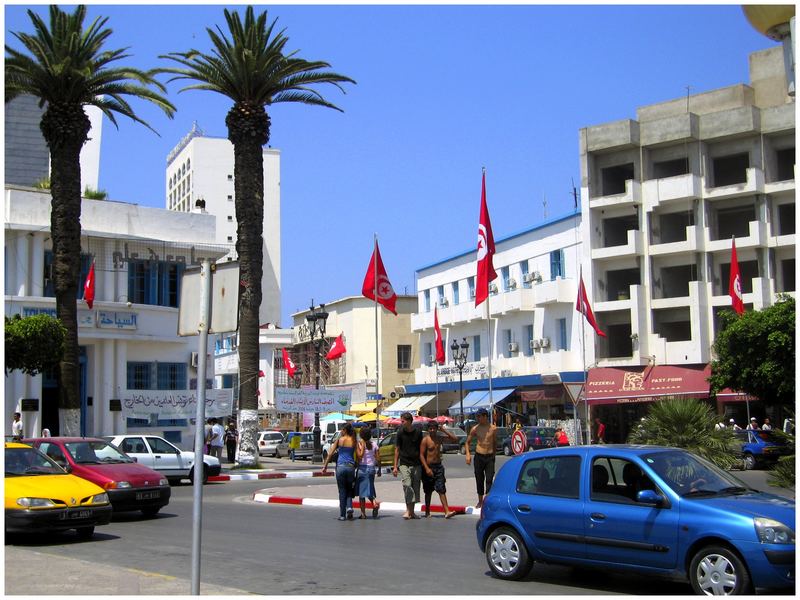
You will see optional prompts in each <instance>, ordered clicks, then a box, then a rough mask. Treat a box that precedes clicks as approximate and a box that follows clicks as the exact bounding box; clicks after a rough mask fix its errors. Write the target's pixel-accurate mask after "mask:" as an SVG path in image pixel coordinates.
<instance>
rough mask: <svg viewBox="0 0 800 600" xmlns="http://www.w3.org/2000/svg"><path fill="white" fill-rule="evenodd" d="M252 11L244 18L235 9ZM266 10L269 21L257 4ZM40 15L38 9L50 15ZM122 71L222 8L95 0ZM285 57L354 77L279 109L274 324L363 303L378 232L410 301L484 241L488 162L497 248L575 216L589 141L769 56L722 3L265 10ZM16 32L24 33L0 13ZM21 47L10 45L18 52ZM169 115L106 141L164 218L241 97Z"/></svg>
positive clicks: (188, 43)
mask: <svg viewBox="0 0 800 600" xmlns="http://www.w3.org/2000/svg"><path fill="white" fill-rule="evenodd" d="M239 8H240V9H241V10H243V7H242V6H240V7H239ZM257 8H258V10H263V6H262V7H257ZM35 10H36V11H38V12H41V13H45V11H46V10H47V8H46V6H36V7H35ZM89 15H90V17H94V16H97V15H103V16H108V17H109V23H108V25H109V26H110V27H111V28H112V29H113V30H114V35H113V36H112V37H111V38H110V40H109V42H108V47H109V48H120V47H125V46H130V52H131V53H132V54H133V56H132V57H131V58H129V59H127V61H126V64H130V65H133V66H137V67H140V68H149V67H155V66H157V65H160V64H162V62H161V61H159V60H158V58H157V57H158V55H159V54H165V53H167V52H173V51H185V50H188V49H190V48H197V49H199V50H202V51H208V50H209V48H210V42H209V39H208V35H207V33H206V31H205V28H206V27H207V26H215V25H220V26H222V25H224V17H223V14H222V7H221V6H211V5H199V6H194V5H179V6H158V5H141V6H105V5H91V6H90V7H89ZM269 15H270V18H272V17H278V19H279V21H278V24H279V26H281V27H284V28H286V33H287V35H288V37H289V44H288V48H289V49H290V50H299V56H301V57H302V58H305V59H307V60H325V61H327V62H329V63H331V65H332V69H333V70H335V71H337V72H339V73H343V74H345V75H348V76H350V77H352V78H353V79H355V80H356V81H357V82H358V84H357V85H355V86H347V94H345V95H342V94H341V93H340V92H339V91H338V90H336V89H335V88H332V87H331V88H330V89H325V88H323V92H324V94H325V96H326V98H327V99H328V100H330V101H332V102H333V103H334V104H336V105H338V106H339V107H341V108H342V109H344V111H345V112H344V113H339V112H336V111H332V110H329V109H324V108H319V107H312V106H304V105H291V104H278V105H275V106H273V107H268V112H269V114H270V117H271V119H272V130H271V140H270V145H271V146H272V147H274V148H279V149H280V150H281V192H282V197H281V201H282V223H281V229H282V251H283V261H282V262H283V264H282V269H283V273H282V288H283V297H282V314H283V319H282V323H281V325H282V326H284V327H287V326H290V325H291V318H290V316H289V315H290V314H291V313H293V312H295V311H296V310H300V309H304V308H307V307H308V303H309V301H310V299H311V298H313V299H314V300H315V302H320V301H323V302H327V301H331V300H335V299H337V298H341V297H344V296H348V295H357V294H359V293H360V290H361V283H362V280H363V277H364V273H365V271H366V268H367V263H368V261H369V257H370V254H371V252H372V244H373V241H372V239H373V233H377V234H378V238H379V243H380V246H381V254H382V256H383V261H384V264H385V265H386V269H387V271H388V273H389V278H390V280H391V282H392V284H393V285H394V287H395V290H396V291H397V292H398V293H403V292H404V291H407V292H408V293H414V292H415V280H414V272H415V270H416V269H418V268H420V267H422V266H425V265H427V264H430V263H432V262H435V261H437V260H440V259H442V258H446V257H448V256H451V255H454V254H457V253H460V252H464V251H467V250H469V249H472V248H474V247H475V245H476V232H477V221H478V209H479V202H480V178H481V167H482V166H485V167H486V170H487V197H488V204H489V211H490V214H491V218H492V224H493V227H494V235H495V239H498V238H502V237H505V236H507V235H510V234H512V233H516V232H518V231H521V230H523V229H527V228H529V227H532V226H534V225H536V224H537V223H538V222H540V221H541V220H542V218H543V206H542V199H543V197H546V198H547V215H548V217H554V216H557V215H560V214H564V213H565V212H567V211H571V210H572V206H573V201H572V197H571V186H572V181H573V180H574V181H575V185H576V186H577V187H578V188H580V169H579V155H578V130H579V129H580V128H581V127H585V126H588V125H596V124H600V123H605V122H608V121H614V120H618V119H626V118H635V116H636V107H638V106H642V105H647V104H653V103H657V102H661V101H665V100H670V99H673V98H678V97H682V96H685V94H686V86H687V85H688V86H691V92H692V93H699V92H704V91H708V90H712V89H716V88H719V87H724V86H728V85H734V84H737V83H747V82H748V54H749V53H750V52H753V51H755V50H760V49H764V48H768V47H771V46H773V45H775V43H774V42H772V41H771V40H769V39H767V38H765V37H763V36H762V35H760V34H758V33H757V32H756V31H755V30H753V29H752V28H751V27H750V25H749V24H748V22H747V21H746V19H745V17H744V15H743V13H742V10H741V8H740V6H739V5H728V6H662V7H651V6H644V7H643V6H555V7H552V6H501V7H491V6H411V5H409V6H299V5H295V6H270V7H269ZM5 16H6V22H5V26H6V32H8V31H18V30H21V29H22V30H26V31H30V25H29V21H28V18H27V16H26V15H25V7H23V6H6V8H5ZM9 41H10V42H11V43H12V45H14V46H15V47H18V46H17V45H16V43H14V42H15V41H14V40H9V38H8V35H7V36H6V42H7V43H9ZM177 90H178V86H176V85H173V86H171V87H170V88H169V91H170V98H171V100H172V102H173V103H174V104H175V105H176V107H177V109H178V110H177V114H176V116H175V118H174V119H173V120H171V121H170V120H169V119H167V118H166V117H165V116H163V114H162V113H160V112H159V111H158V110H157V109H153V108H151V107H149V106H147V105H144V104H137V105H136V109H137V111H138V113H139V114H140V116H142V117H143V118H145V119H146V120H147V121H149V122H150V124H151V125H152V126H153V127H154V128H155V129H156V130H157V131H158V132H159V134H160V137H158V136H156V135H155V134H153V133H152V132H150V131H149V130H147V129H146V128H144V127H141V126H139V125H136V124H134V123H131V122H129V121H126V120H124V119H122V120H121V121H120V128H119V130H116V129H114V127H113V126H112V125H111V124H110V123H108V122H106V123H105V124H104V126H103V139H102V158H101V164H100V188H101V189H105V190H106V191H107V192H108V193H109V195H110V197H111V198H112V199H114V200H120V201H125V202H133V203H138V204H142V205H147V206H156V207H162V208H163V207H164V206H165V198H164V179H165V175H164V170H165V165H166V156H167V153H168V152H169V151H170V150H171V149H172V148H173V147H174V145H175V144H176V143H177V142H178V140H180V138H181V137H182V136H183V135H185V134H186V133H187V132H188V131H189V129H190V128H191V125H192V122H193V121H197V122H198V123H199V125H200V127H201V128H202V129H204V130H205V132H206V133H207V134H208V135H213V136H223V137H225V136H226V129H225V114H226V113H227V111H228V109H229V108H230V102H229V101H228V100H227V99H225V98H223V97H221V96H219V95H217V94H213V93H211V92H201V91H191V92H184V93H181V94H178V93H177Z"/></svg>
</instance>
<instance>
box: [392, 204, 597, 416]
mask: <svg viewBox="0 0 800 600" xmlns="http://www.w3.org/2000/svg"><path fill="white" fill-rule="evenodd" d="M580 221H581V215H580V213H577V212H576V213H573V214H569V215H566V216H562V217H558V218H554V219H550V220H548V221H546V222H544V223H542V224H541V225H537V226H535V227H532V228H530V229H526V230H525V231H522V232H520V233H517V234H514V235H510V236H507V237H504V238H502V239H498V240H496V242H495V247H496V254H495V256H494V261H493V263H494V267H495V270H496V271H497V273H498V278H497V279H495V280H494V282H493V283H492V284H491V285H490V296H489V299H488V301H487V302H484V303H483V304H481V305H480V306H479V307H477V308H476V307H475V274H476V254H475V250H469V251H467V252H464V253H461V254H458V255H456V256H453V257H451V258H447V259H444V260H441V261H438V262H436V263H434V264H432V265H427V266H424V267H421V268H420V269H418V270H417V294H418V311H417V313H416V314H413V315H412V316H411V329H412V331H414V332H415V333H417V334H418V335H419V339H420V348H421V352H420V361H419V362H418V363H417V367H416V370H415V379H416V383H415V384H414V385H407V386H405V390H404V392H405V394H406V397H405V398H403V399H401V400H400V401H398V402H397V403H396V404H395V405H393V406H392V407H390V409H391V410H394V412H397V411H398V410H411V411H412V412H413V411H422V412H424V413H426V414H434V413H435V412H436V409H437V402H436V398H437V396H438V411H439V412H440V413H441V412H443V411H444V410H447V409H448V408H450V407H452V408H450V413H451V414H457V413H458V412H460V408H461V403H460V397H459V372H458V369H457V368H456V367H455V365H454V362H453V357H452V353H451V350H450V345H451V344H452V343H453V341H456V342H458V343H459V344H461V343H463V342H466V343H467V344H469V350H468V355H467V363H466V366H465V368H464V370H463V389H464V393H465V398H464V402H463V407H464V412H465V413H466V414H470V413H473V412H474V411H475V410H477V408H479V407H481V406H486V407H488V405H489V403H490V399H489V396H488V394H487V393H486V392H488V389H489V377H491V378H492V388H493V394H492V399H491V402H492V403H493V404H498V405H499V407H500V408H501V410H502V412H501V413H499V416H500V417H501V419H500V420H501V422H505V421H506V420H509V421H510V420H512V419H514V418H516V417H517V416H522V417H523V420H525V421H527V420H531V419H533V418H534V417H533V415H536V419H537V420H542V419H543V420H554V421H558V420H563V419H565V418H566V417H567V416H568V415H570V414H571V413H572V402H571V400H570V396H569V393H568V391H567V389H566V387H565V386H564V385H563V384H568V383H576V382H577V383H579V382H581V381H583V356H582V346H581V318H582V317H581V314H580V313H578V312H577V311H576V310H575V301H576V298H577V291H578V276H579V270H580V259H581V256H582V254H583V252H582V242H581V239H580V235H579V226H580ZM487 305H488V306H489V308H490V310H491V318H492V322H491V349H492V356H491V367H492V372H491V374H490V373H489V372H488V362H489V361H488V358H489V331H488V326H487V320H486V310H487ZM435 306H436V307H438V316H439V326H440V328H441V329H442V337H443V340H444V345H445V350H446V354H447V363H446V364H445V365H443V366H438V367H437V366H435V363H434V355H435V347H434V307H435ZM437 374H438V377H437ZM414 396H416V397H417V398H416V399H414V398H413V397H414ZM426 397H427V400H424V399H425V398H426ZM404 400H405V402H403V401H404ZM422 400H424V402H423V403H420V402H421V401H422ZM505 415H508V417H506V416H505Z"/></svg>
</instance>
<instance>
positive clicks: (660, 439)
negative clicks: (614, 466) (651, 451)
mask: <svg viewBox="0 0 800 600" xmlns="http://www.w3.org/2000/svg"><path fill="white" fill-rule="evenodd" d="M717 421H718V419H717V417H716V415H715V414H714V411H713V410H711V408H710V407H709V406H708V405H707V404H705V403H703V402H701V401H699V400H695V399H693V398H672V399H668V400H659V401H658V402H653V403H652V404H651V405H650V409H649V411H648V413H647V417H646V418H645V420H644V421H642V423H641V424H640V425H639V426H637V427H636V428H635V429H633V430H632V431H631V433H630V435H629V436H628V442H629V443H631V444H650V445H654V446H674V447H676V448H683V449H684V450H688V451H689V452H692V453H693V454H697V455H698V456H702V457H703V458H706V459H708V460H710V461H711V462H713V463H714V464H716V465H717V466H719V467H721V468H723V469H729V468H730V467H732V466H733V465H734V464H735V463H736V453H735V452H734V451H733V448H734V446H735V441H734V436H733V431H731V430H730V429H716V428H715V425H716V424H717Z"/></svg>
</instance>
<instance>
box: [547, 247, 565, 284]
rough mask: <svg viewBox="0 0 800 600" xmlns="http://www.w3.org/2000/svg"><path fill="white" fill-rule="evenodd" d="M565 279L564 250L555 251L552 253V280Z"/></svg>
mask: <svg viewBox="0 0 800 600" xmlns="http://www.w3.org/2000/svg"><path fill="white" fill-rule="evenodd" d="M556 277H564V250H563V249H558V250H553V251H552V252H551V253H550V279H551V280H553V279H555V278H556Z"/></svg>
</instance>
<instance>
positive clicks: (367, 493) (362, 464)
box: [356, 427, 381, 519]
mask: <svg viewBox="0 0 800 600" xmlns="http://www.w3.org/2000/svg"><path fill="white" fill-rule="evenodd" d="M359 436H360V437H361V440H360V441H359V442H358V444H359V446H361V448H360V450H359V452H360V455H361V459H360V460H359V461H358V476H357V477H356V488H357V489H358V500H359V504H360V505H361V516H360V517H359V519H366V518H367V503H366V500H367V498H369V500H370V501H371V502H372V518H373V519H377V518H378V509H380V506H381V503H380V502H378V498H377V496H378V494H377V492H376V491H375V472H376V471H377V474H378V477H380V475H381V471H380V463H381V461H380V457H379V456H378V444H375V443H373V442H372V431H371V430H370V428H369V427H362V428H361V431H360V432H359Z"/></svg>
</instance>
